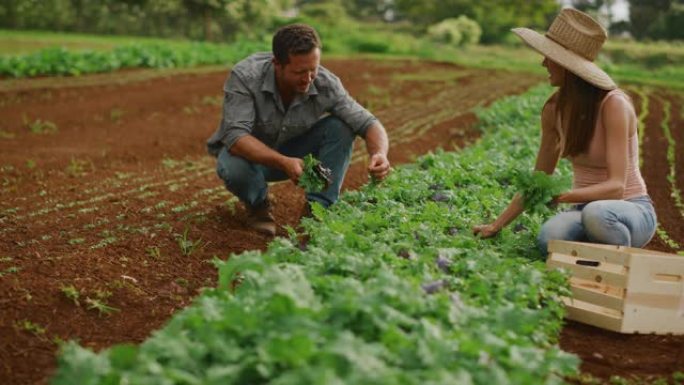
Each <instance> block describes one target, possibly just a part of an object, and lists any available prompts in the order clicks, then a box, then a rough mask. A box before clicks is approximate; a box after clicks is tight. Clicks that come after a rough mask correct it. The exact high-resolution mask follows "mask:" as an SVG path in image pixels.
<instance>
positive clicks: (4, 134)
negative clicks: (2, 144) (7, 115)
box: [0, 130, 16, 139]
mask: <svg viewBox="0 0 684 385" xmlns="http://www.w3.org/2000/svg"><path fill="white" fill-rule="evenodd" d="M15 136H16V135H14V133H12V132H9V131H5V130H0V139H14V137H15Z"/></svg>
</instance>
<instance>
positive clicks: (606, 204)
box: [537, 196, 657, 254]
mask: <svg viewBox="0 0 684 385" xmlns="http://www.w3.org/2000/svg"><path fill="white" fill-rule="evenodd" d="M656 223H657V222H656V213H655V209H654V208H653V203H652V202H651V198H649V197H648V196H641V197H637V198H632V199H627V200H601V201H594V202H590V203H587V204H583V205H576V206H575V207H573V208H572V209H570V210H568V211H565V212H562V213H560V214H557V215H555V216H554V217H553V218H551V219H549V220H548V221H546V223H544V225H542V228H541V231H540V232H539V236H538V237H537V246H538V247H539V250H541V252H542V254H546V253H547V252H548V243H549V241H550V240H552V239H560V240H564V241H578V242H592V243H604V244H608V245H620V246H630V247H642V246H644V245H645V244H647V243H648V241H650V240H651V238H652V237H653V234H654V233H655V230H656Z"/></svg>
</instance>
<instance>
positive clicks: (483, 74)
mask: <svg viewBox="0 0 684 385" xmlns="http://www.w3.org/2000/svg"><path fill="white" fill-rule="evenodd" d="M324 65H325V66H326V67H328V68H329V69H331V70H332V71H333V72H334V73H336V74H337V75H338V76H339V77H340V78H341V79H342V81H343V82H344V84H345V86H346V87H347V89H348V90H349V91H350V93H351V94H352V95H354V97H355V98H356V99H357V100H358V101H359V102H360V103H361V104H363V105H365V106H366V107H368V108H369V109H370V110H371V111H372V112H374V113H375V114H376V116H378V118H380V120H381V121H382V122H383V123H384V125H385V127H386V128H387V130H388V133H389V135H390V141H391V151H390V156H389V157H390V161H391V162H392V163H393V164H394V165H398V164H401V163H405V162H410V161H412V160H413V159H415V157H417V156H419V155H421V154H424V153H426V152H428V151H431V150H434V149H436V148H439V147H441V148H444V149H447V150H453V149H457V148H460V147H463V146H466V145H468V144H469V143H471V142H473V141H474V140H476V139H477V137H478V133H477V131H476V130H475V129H474V128H473V126H474V123H475V122H476V118H475V115H474V114H473V110H474V109H475V108H477V107H479V106H483V105H487V104H489V103H491V102H492V101H494V100H496V99H497V98H500V97H502V96H504V95H508V94H516V93H521V92H523V91H525V90H526V89H527V88H529V87H530V86H532V85H534V84H537V83H539V82H540V81H542V80H543V79H542V78H540V77H536V76H534V75H525V74H520V73H508V72H501V71H488V70H475V69H466V68H462V67H458V66H454V65H451V64H444V63H426V62H418V61H409V60H393V61H373V60H364V61H354V60H329V61H324ZM160 74H161V75H157V76H149V72H146V73H145V75H144V76H141V75H140V73H139V72H136V71H127V72H122V73H116V74H110V75H106V76H104V75H94V76H92V77H81V78H76V79H61V80H60V79H58V80H50V81H49V82H46V81H45V79H37V80H34V81H21V82H9V81H3V82H0V83H4V84H0V116H1V117H2V119H0V195H1V196H2V199H1V200H0V309H2V311H0V335H2V339H1V340H0V383H2V384H5V383H7V384H44V383H47V382H48V380H49V377H50V376H51V374H52V373H53V371H54V369H55V366H56V359H55V353H56V351H57V343H58V342H59V341H63V340H70V339H76V340H78V341H79V342H80V343H81V344H82V345H84V346H89V347H92V348H94V349H102V348H105V347H108V346H111V345H113V344H116V343H122V342H133V343H139V342H141V341H143V340H144V339H145V338H147V337H149V335H150V333H151V332H153V331H154V330H156V329H159V328H160V327H162V326H163V324H164V323H165V322H166V321H167V320H168V319H169V318H170V317H171V316H172V315H173V314H174V313H175V312H176V311H178V310H179V309H182V308H183V307H185V306H187V305H188V304H189V303H190V302H191V301H192V299H193V297H194V296H195V295H197V294H198V293H199V292H200V291H201V289H202V287H207V286H213V285H214V281H215V278H216V272H215V269H214V267H213V265H212V264H211V260H212V259H213V258H214V257H219V258H229V256H230V255H231V254H232V253H240V252H242V251H245V250H253V249H263V248H265V246H266V244H267V242H268V241H269V238H267V237H263V236H260V235H258V234H255V233H254V232H251V231H249V230H247V229H246V228H245V227H244V226H243V225H242V220H243V219H244V215H245V213H244V209H243V207H242V205H241V204H239V203H237V202H235V199H234V198H233V197H232V196H231V195H230V194H229V193H227V192H226V191H225V189H224V188H223V186H222V185H221V183H220V181H219V179H218V178H217V177H216V176H215V172H214V160H213V159H212V158H211V157H209V156H208V155H206V153H205V149H204V143H205V140H206V138H207V137H208V136H209V135H210V134H211V133H212V132H213V130H214V129H215V127H216V125H217V123H218V119H219V117H220V105H221V96H222V94H221V92H222V91H221V90H222V85H223V82H224V80H225V78H226V74H227V69H222V70H211V71H201V72H197V73H180V74H179V73H166V74H164V73H160ZM84 79H85V80H84ZM662 98H670V100H672V105H673V106H674V107H673V108H674V110H673V112H675V113H674V114H673V117H672V122H671V123H670V124H671V128H672V129H673V131H679V132H678V135H679V137H678V139H677V140H678V143H682V140H684V139H683V138H682V137H681V135H682V134H681V132H682V131H683V130H682V129H681V98H679V97H678V96H675V95H671V94H667V93H664V92H662V93H660V92H659V93H657V98H656V97H654V100H653V101H652V104H651V106H652V108H654V107H657V106H658V105H659V104H658V102H657V100H661V99H662ZM660 103H662V102H660ZM657 111H658V109H657V108H656V110H655V111H654V112H653V113H652V114H650V117H649V118H648V121H647V123H648V128H647V132H646V140H645V141H644V146H645V149H644V161H645V167H644V169H645V170H646V171H647V172H646V173H645V177H646V178H647V181H648V183H649V186H648V187H649V191H650V192H651V193H652V195H653V196H654V199H655V200H656V207H658V208H659V211H658V215H659V216H660V217H661V222H662V223H663V227H664V229H665V230H666V231H667V233H668V234H669V235H670V237H671V238H672V239H674V240H677V241H678V242H680V243H682V244H684V230H683V229H682V228H681V226H679V227H677V224H681V223H682V218H681V217H677V216H675V215H674V214H677V211H673V210H672V207H671V204H670V203H665V202H661V200H665V201H667V202H670V198H666V196H668V197H669V195H668V194H669V191H668V190H667V189H668V188H669V187H668V186H669V185H667V184H664V183H662V182H659V181H660V178H661V177H662V175H660V174H656V171H658V170H655V169H656V168H657V169H660V168H661V167H664V166H662V164H661V163H662V159H661V158H662V157H664V156H665V155H664V154H665V152H664V151H663V150H662V148H660V147H656V148H655V151H651V152H649V151H650V146H656V144H654V143H659V141H661V139H659V138H660V137H659V136H658V135H659V134H658V133H657V132H655V131H653V132H652V131H651V127H659V125H660V120H659V119H661V118H662V113H658V112H657ZM675 115H676V116H675ZM46 122H51V123H53V124H54V125H55V127H56V128H52V127H51V126H50V125H49V124H46ZM674 127H679V129H678V130H675V129H674ZM661 136H662V134H661ZM364 153H365V149H364V146H363V144H362V141H360V140H359V142H358V143H357V146H356V149H355V152H354V155H353V163H352V166H351V167H350V170H349V172H348V174H347V178H346V180H345V185H344V188H345V189H350V188H352V189H353V188H357V187H358V186H360V185H362V184H363V183H365V182H366V181H367V174H366V172H365V167H366V163H367V158H366V157H365V156H364ZM649 154H650V155H649ZM659 159H660V160H659ZM678 159H680V160H678V162H680V161H681V157H680V158H678ZM658 162H661V163H658ZM665 162H667V160H665ZM665 164H667V163H665ZM678 164H679V163H678ZM651 165H653V166H651ZM682 170H684V167H678V172H679V175H681V172H682ZM678 181H684V175H682V176H681V177H679V176H678ZM270 190H271V191H270V196H271V200H272V202H273V205H274V214H275V217H276V220H277V221H278V223H279V224H280V225H281V226H286V225H290V226H295V225H296V224H297V222H298V219H299V216H300V214H301V210H302V208H303V205H304V197H303V193H302V191H301V190H300V189H298V188H296V187H295V186H293V185H292V184H291V183H290V182H283V183H277V184H274V185H273V186H272V188H271V189H270ZM661 190H664V191H665V192H662V191H661ZM657 194H660V195H657ZM663 194H665V195H663ZM660 206H662V208H660ZM668 215H670V216H671V217H672V218H670V219H668ZM278 233H279V235H286V232H285V230H284V229H283V227H280V228H279V230H278ZM652 246H653V247H654V248H656V249H659V250H664V251H672V249H670V248H669V247H668V246H667V245H665V244H664V243H663V244H661V243H658V239H655V240H654V242H652ZM649 247H651V246H649ZM76 295H78V296H76ZM98 304H106V305H108V306H111V307H113V308H115V309H114V310H109V311H108V310H106V309H102V310H101V311H100V310H97V309H96V308H95V306H96V305H98ZM560 343H561V346H562V347H563V348H564V349H566V350H568V351H570V352H573V353H577V354H578V355H579V356H580V357H582V358H583V360H584V363H583V366H582V369H583V370H584V371H586V372H588V373H592V374H595V375H598V376H600V377H602V378H607V377H608V376H609V375H615V374H617V375H622V376H626V377H627V376H631V375H637V376H641V377H644V376H651V375H656V376H669V375H671V373H673V372H674V371H677V370H683V371H684V353H683V351H682V347H683V346H684V338H682V337H672V336H669V337H668V336H665V337H654V336H627V337H625V336H621V335H615V334H613V333H608V332H605V331H603V330H599V329H594V328H590V327H587V326H583V325H579V324H573V323H570V324H569V325H568V326H567V327H566V328H565V330H564V332H563V334H562V336H561V341H560ZM644 344H648V345H649V346H650V347H651V348H650V349H643V346H644ZM654 349H655V350H654ZM659 355H660V356H662V357H663V358H661V359H660V360H656V357H659ZM599 356H600V357H602V358H601V359H600V360H599V359H592V357H599ZM654 362H657V363H658V364H657V365H656V364H654ZM623 363H624V365H622V364H623Z"/></svg>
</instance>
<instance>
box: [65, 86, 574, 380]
mask: <svg viewBox="0 0 684 385" xmlns="http://www.w3.org/2000/svg"><path fill="white" fill-rule="evenodd" d="M549 91H550V90H549V89H548V88H547V87H545V88H540V89H536V90H534V91H532V92H530V93H528V94H526V95H524V96H519V97H515V98H508V99H506V100H502V101H500V102H497V103H495V104H494V105H493V106H492V107H491V108H490V109H487V110H485V111H481V112H480V114H479V115H480V117H481V119H482V121H483V122H484V126H483V128H482V129H483V130H484V131H485V133H486V134H485V135H484V137H483V139H482V141H481V142H479V143H478V144H477V145H475V146H473V147H469V148H467V149H465V150H464V151H463V152H460V153H443V152H438V153H436V154H432V155H428V156H425V157H423V158H421V159H420V160H418V162H417V163H416V164H413V165H408V166H406V167H401V168H399V169H397V170H396V172H395V173H393V174H392V175H390V176H389V178H388V179H387V180H386V181H384V182H383V183H382V184H373V185H369V186H366V187H365V188H364V189H362V190H361V191H356V192H351V193H349V194H346V195H345V196H344V198H343V199H342V200H341V201H340V202H338V204H336V205H334V206H333V208H332V209H331V210H322V211H321V212H319V213H318V214H320V215H317V218H318V221H313V220H306V221H305V223H304V227H305V228H306V231H307V232H308V233H309V235H310V241H309V243H308V245H307V246H306V247H302V246H301V245H299V242H297V241H296V239H289V240H288V239H284V238H279V239H276V240H275V241H274V242H272V243H271V244H270V245H269V247H268V250H267V251H266V252H263V253H261V252H258V251H252V252H247V253H244V254H241V255H233V256H231V257H230V258H229V259H228V260H227V261H217V262H216V265H217V267H218V270H219V273H218V276H219V282H218V287H217V288H215V289H206V290H205V291H204V292H203V293H202V294H201V295H200V296H199V297H198V298H196V300H195V301H194V303H193V305H191V306H190V307H189V308H187V309H185V310H184V311H182V312H180V313H178V314H177V315H175V316H174V317H173V319H172V320H171V321H170V322H169V323H168V324H167V325H166V326H165V327H164V328H163V329H162V330H160V331H158V332H156V333H154V334H153V336H152V337H150V338H149V339H148V340H147V341H145V342H144V343H142V344H141V345H140V346H134V345H118V346H115V347H112V348H110V349H107V350H104V351H102V352H100V353H97V354H96V353H94V352H92V351H91V350H88V349H85V348H82V347H79V346H78V345H76V344H74V343H69V344H67V345H64V346H63V349H62V353H61V356H60V366H59V369H58V370H57V373H56V377H55V378H54V380H53V383H54V384H55V385H61V384H72V383H74V381H76V380H77V381H78V382H80V383H88V384H105V383H146V384H147V383H149V384H162V383H186V384H195V383H196V384H200V383H201V384H231V383H235V384H246V383H249V384H265V383H272V384H304V383H326V384H399V383H401V384H435V385H436V384H446V383H459V384H493V383H496V384H505V383H512V384H524V383H544V384H561V383H563V382H564V376H568V375H571V374H573V373H576V371H577V363H578V360H577V359H576V358H575V357H574V356H571V355H568V354H567V353H564V352H562V351H561V350H560V349H559V348H558V346H557V345H556V342H557V338H558V334H559V332H560V329H561V320H562V316H563V306H562V303H561V302H560V296H561V295H567V294H568V288H567V286H566V285H565V284H564V283H563V282H564V281H565V278H564V277H563V276H562V275H561V274H560V273H558V272H547V271H546V269H545V266H544V264H543V263H540V262H536V261H535V258H539V255H538V254H536V253H537V252H536V248H535V247H534V241H533V237H534V235H533V231H534V230H531V231H519V232H517V233H516V232H512V231H510V230H504V231H502V233H501V234H500V235H499V236H498V237H497V238H496V239H493V240H483V239H479V238H477V237H474V236H473V235H472V234H471V232H470V226H472V224H474V223H481V221H482V220H484V219H485V217H486V216H487V215H488V213H489V212H494V211H498V210H500V209H501V208H503V207H504V206H505V205H506V203H507V201H508V199H510V197H511V195H512V194H513V193H514V189H513V186H505V185H503V184H501V183H500V181H501V180H503V179H504V178H510V177H511V175H512V173H513V172H514V170H512V169H510V168H509V165H511V164H517V165H521V164H528V165H529V166H530V167H531V165H532V164H533V161H534V156H535V151H534V150H533V147H534V146H535V144H536V143H535V141H538V132H539V128H538V114H539V108H540V106H541V105H542V104H543V102H544V100H545V99H546V98H547V96H548V93H549ZM502 147H505V148H506V149H507V151H500V149H501V148H502ZM565 166H567V165H565ZM564 170H565V171H567V167H565V168H563V167H561V172H564ZM562 175H564V176H565V178H566V181H567V177H568V174H567V173H563V174H562ZM438 194H439V195H440V198H437V195H438ZM520 221H522V222H523V223H524V224H525V225H526V226H527V228H530V229H536V228H538V227H539V225H540V222H541V218H540V217H538V216H535V215H523V216H522V217H521V218H520ZM302 249H304V250H302ZM235 282H239V285H238V286H237V288H234V286H233V283H235Z"/></svg>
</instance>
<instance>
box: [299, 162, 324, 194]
mask: <svg viewBox="0 0 684 385" xmlns="http://www.w3.org/2000/svg"><path fill="white" fill-rule="evenodd" d="M331 175H332V171H331V170H330V169H329V168H325V167H323V164H321V162H320V161H319V160H318V159H316V158H314V157H313V155H311V154H309V155H307V156H305V157H304V173H303V174H302V175H301V176H300V177H299V187H301V188H303V189H304V191H307V192H318V191H323V190H325V189H326V188H328V186H329V185H330V177H331Z"/></svg>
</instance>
